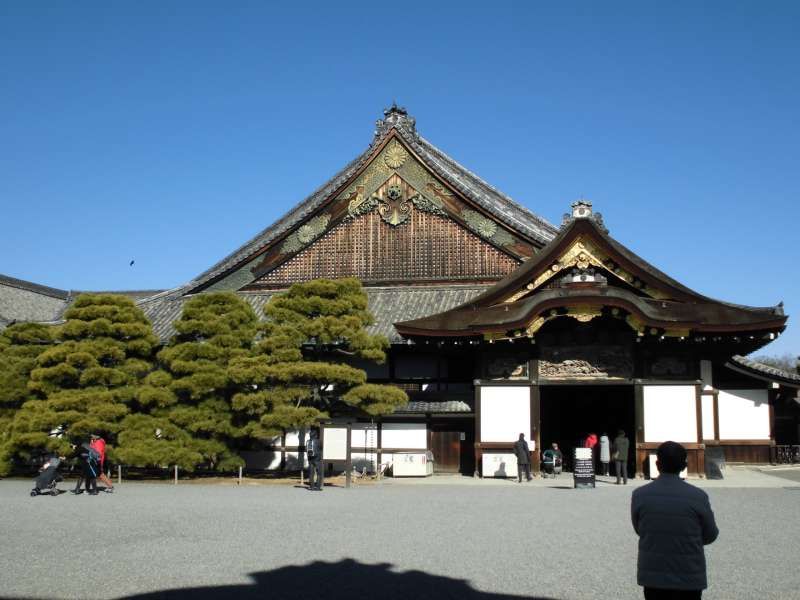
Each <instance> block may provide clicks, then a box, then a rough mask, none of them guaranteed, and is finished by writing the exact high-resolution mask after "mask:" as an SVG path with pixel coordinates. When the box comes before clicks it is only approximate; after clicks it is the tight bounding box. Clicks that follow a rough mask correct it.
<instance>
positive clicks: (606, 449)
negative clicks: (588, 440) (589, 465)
mask: <svg viewBox="0 0 800 600" xmlns="http://www.w3.org/2000/svg"><path fill="white" fill-rule="evenodd" d="M610 462H611V440H609V439H608V434H607V433H606V432H605V431H604V432H603V435H601V436H600V474H601V475H605V476H608V473H609V470H608V463H610Z"/></svg>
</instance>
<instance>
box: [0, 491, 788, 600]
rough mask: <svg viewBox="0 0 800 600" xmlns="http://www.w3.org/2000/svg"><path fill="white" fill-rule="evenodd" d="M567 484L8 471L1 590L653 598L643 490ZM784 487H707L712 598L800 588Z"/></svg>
mask: <svg viewBox="0 0 800 600" xmlns="http://www.w3.org/2000/svg"><path fill="white" fill-rule="evenodd" d="M563 483H564V487H563V488H558V487H547V488H544V487H540V486H535V485H530V486H526V485H524V484H523V485H517V484H515V483H509V484H508V485H486V486H483V485H480V484H478V485H471V486H457V485H424V486H414V485H389V484H383V485H371V486H362V487H356V488H354V489H349V490H346V489H342V488H328V489H326V490H325V492H322V493H319V492H317V493H315V492H309V491H306V490H305V489H299V488H297V487H292V486H243V487H237V486H230V485H216V486H214V485H178V486H172V485H166V484H146V483H124V484H122V485H120V486H118V490H117V492H116V493H114V494H101V495H99V496H96V497H89V496H86V495H85V494H84V495H81V496H73V495H72V494H62V495H61V496H60V497H58V498H50V497H37V498H31V497H29V496H28V491H29V489H30V484H29V483H28V482H27V481H13V480H9V481H0V506H2V507H3V508H2V511H1V514H0V533H2V538H0V539H2V546H1V547H0V599H8V598H81V599H89V598H129V597H135V598H140V599H142V600H144V599H147V600H152V599H156V598H164V599H170V600H174V599H184V598H186V599H188V598H192V600H202V599H205V598H219V597H229V598H234V597H235V598H246V599H249V598H252V599H255V598H259V599H264V600H272V599H284V598H285V599H300V598H303V599H306V598H347V599H348V600H357V599H360V598H378V599H379V600H391V599H394V598H398V599H399V598H402V599H403V600H414V599H416V598H437V599H441V598H459V599H463V598H474V599H480V600H500V599H503V598H520V597H522V598H557V599H562V600H565V599H573V598H574V599H579V598H586V599H596V598H603V597H605V598H614V599H625V598H640V597H641V592H640V589H639V588H638V587H637V586H636V537H635V535H634V533H633V531H632V530H631V526H630V522H629V513H628V510H629V504H630V493H631V489H632V486H628V487H625V486H613V485H611V486H609V485H606V486H599V487H598V488H597V489H594V490H573V489H571V488H569V487H567V485H568V484H569V480H567V479H565V480H564V482H563ZM786 483H787V484H788V485H787V487H786V488H770V489H766V488H749V489H736V488H719V489H715V488H709V489H708V493H709V495H710V496H711V502H712V506H713V507H714V510H715V512H716V515H717V520H718V523H719V527H720V531H721V534H720V538H719V540H718V541H717V542H716V543H715V544H714V545H712V546H710V547H708V549H707V557H708V563H709V581H710V584H711V587H710V588H709V590H708V591H707V592H706V594H705V595H704V598H707V599H720V600H723V599H724V600H732V599H747V598H754V599H756V598H757V599H759V600H761V599H768V598H776V599H778V598H780V599H782V600H786V599H789V598H798V597H800V595H799V594H800V592H798V590H800V575H798V570H797V566H796V560H795V559H793V558H791V557H792V556H793V555H794V553H795V551H796V548H797V543H798V540H800V515H799V513H798V510H797V506H798V502H800V488H798V489H787V488H790V487H791V483H790V482H788V481H786ZM61 487H62V488H64V489H66V487H67V486H66V485H65V484H61ZM792 565H795V566H794V567H793V566H792Z"/></svg>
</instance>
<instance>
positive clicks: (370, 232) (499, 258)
mask: <svg viewBox="0 0 800 600" xmlns="http://www.w3.org/2000/svg"><path fill="white" fill-rule="evenodd" d="M518 265H519V263H518V261H517V260H515V259H514V258H512V257H510V256H508V255H506V254H505V253H503V252H501V251H500V250H498V249H497V248H495V247H494V246H492V245H491V244H488V243H487V242H485V241H483V240H482V239H480V238H479V237H478V236H477V235H475V234H474V233H472V232H470V231H468V230H467V229H465V228H464V227H462V226H460V225H458V224H457V223H455V222H454V221H452V220H450V219H448V218H447V217H441V216H438V215H434V214H431V213H427V212H423V211H420V210H415V209H412V210H411V214H410V215H409V218H408V220H407V221H406V222H404V223H401V224H400V225H397V226H395V227H393V226H391V225H389V224H387V223H386V222H384V221H383V220H382V219H381V217H380V215H379V214H378V212H377V211H373V212H370V213H368V214H366V215H362V216H359V217H357V218H356V219H353V220H347V221H344V222H342V223H340V224H339V225H337V226H336V227H334V228H333V229H331V230H330V231H329V232H328V233H326V234H325V235H323V236H322V237H320V238H319V239H318V240H316V241H315V242H313V243H312V244H311V246H309V247H308V248H306V249H305V250H303V251H301V252H300V253H298V254H297V255H296V256H294V257H292V258H291V259H289V260H288V261H287V262H285V263H283V264H282V265H280V266H278V267H277V268H275V269H274V270H273V271H271V272H269V273H267V274H265V275H263V276H262V277H261V278H260V279H258V280H257V281H255V282H254V283H253V284H252V286H251V287H262V288H263V287H268V288H276V287H283V286H286V285H289V284H292V283H296V282H300V281H308V280H310V279H318V278H338V277H357V278H358V279H360V280H361V281H363V282H365V283H369V282H372V283H377V282H403V283H415V282H428V281H462V280H468V281H496V280H498V279H500V278H502V277H504V276H505V275H507V274H509V273H510V272H511V271H513V270H514V269H515V268H516V267H517V266H518Z"/></svg>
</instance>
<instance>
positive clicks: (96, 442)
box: [89, 434, 114, 494]
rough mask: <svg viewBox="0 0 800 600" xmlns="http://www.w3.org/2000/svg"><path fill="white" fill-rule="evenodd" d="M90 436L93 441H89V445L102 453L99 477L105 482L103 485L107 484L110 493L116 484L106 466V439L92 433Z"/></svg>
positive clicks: (107, 490)
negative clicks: (107, 472)
mask: <svg viewBox="0 0 800 600" xmlns="http://www.w3.org/2000/svg"><path fill="white" fill-rule="evenodd" d="M90 437H91V439H92V441H91V442H90V443H89V447H90V448H94V449H95V450H97V453H98V454H99V455H100V473H99V474H98V475H97V478H98V479H99V480H100V481H101V482H103V485H104V486H106V492H108V493H109V494H110V493H111V492H113V491H114V484H113V483H111V480H110V479H109V478H108V475H106V472H105V468H104V467H105V463H106V441H105V440H104V439H103V438H101V437H100V436H99V435H96V434H92V435H91V436H90Z"/></svg>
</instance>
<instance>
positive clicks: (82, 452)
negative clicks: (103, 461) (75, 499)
mask: <svg viewBox="0 0 800 600" xmlns="http://www.w3.org/2000/svg"><path fill="white" fill-rule="evenodd" d="M72 448H73V455H72V456H73V457H74V458H76V459H77V460H78V465H79V467H80V469H81V476H80V479H78V485H77V486H76V487H75V489H74V490H73V493H74V494H80V493H81V482H85V484H86V493H87V494H89V495H91V496H96V495H97V469H98V465H99V458H98V455H97V451H96V450H94V449H92V448H90V447H89V444H88V443H83V444H81V445H80V446H73V447H72Z"/></svg>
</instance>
